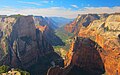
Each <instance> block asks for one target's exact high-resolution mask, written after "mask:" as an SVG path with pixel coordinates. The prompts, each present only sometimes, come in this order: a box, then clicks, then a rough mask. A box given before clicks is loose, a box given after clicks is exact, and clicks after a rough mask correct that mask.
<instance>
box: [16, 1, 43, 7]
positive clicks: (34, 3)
mask: <svg viewBox="0 0 120 75" xmlns="http://www.w3.org/2000/svg"><path fill="white" fill-rule="evenodd" d="M17 2H19V3H24V4H32V5H37V6H41V5H42V4H39V3H36V2H25V1H17Z"/></svg>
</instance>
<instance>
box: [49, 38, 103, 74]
mask: <svg viewBox="0 0 120 75" xmlns="http://www.w3.org/2000/svg"><path fill="white" fill-rule="evenodd" d="M101 51H104V49H102V48H100V47H99V46H98V45H97V44H96V43H95V42H94V41H92V40H90V39H89V38H80V37H76V38H75V41H74V42H73V43H72V45H71V49H70V50H69V52H68V53H67V56H66V59H65V68H59V67H55V68H50V69H49V71H48V75H59V74H61V75H101V74H104V73H105V68H104V61H103V60H102V58H101V56H100V52H101Z"/></svg>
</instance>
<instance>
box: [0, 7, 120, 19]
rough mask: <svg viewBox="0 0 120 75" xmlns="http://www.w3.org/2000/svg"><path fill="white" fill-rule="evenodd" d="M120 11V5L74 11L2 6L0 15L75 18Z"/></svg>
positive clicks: (55, 8)
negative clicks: (81, 15) (89, 14)
mask: <svg viewBox="0 0 120 75" xmlns="http://www.w3.org/2000/svg"><path fill="white" fill-rule="evenodd" d="M114 12H120V7H112V8H109V7H85V8H83V9H79V10H76V11H73V10H72V9H66V8H64V7H50V8H23V9H16V8H10V7H9V8H7V7H6V8H2V9H0V15H6V14H7V15H11V14H23V15H38V16H49V17H50V16H58V17H66V18H75V17H77V15H78V14H87V13H98V14H101V13H114Z"/></svg>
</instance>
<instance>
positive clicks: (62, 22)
mask: <svg viewBox="0 0 120 75" xmlns="http://www.w3.org/2000/svg"><path fill="white" fill-rule="evenodd" d="M49 18H51V19H52V20H53V21H54V22H56V23H57V26H58V27H62V26H64V25H66V24H68V23H70V22H71V21H73V19H68V18H64V17H49Z"/></svg>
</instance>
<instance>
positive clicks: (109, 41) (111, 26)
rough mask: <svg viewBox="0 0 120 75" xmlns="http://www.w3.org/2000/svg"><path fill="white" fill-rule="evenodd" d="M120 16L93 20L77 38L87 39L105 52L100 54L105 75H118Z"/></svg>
mask: <svg viewBox="0 0 120 75" xmlns="http://www.w3.org/2000/svg"><path fill="white" fill-rule="evenodd" d="M119 20H120V14H111V15H110V16H108V17H107V18H106V20H95V21H93V23H91V24H90V25H89V26H88V27H87V28H86V29H82V30H80V32H79V36H82V37H89V38H91V39H92V40H94V41H95V42H97V43H98V44H99V45H100V46H101V47H102V48H103V49H104V50H105V51H102V52H101V53H100V55H101V57H102V60H103V61H104V66H105V71H106V74H107V75H116V74H118V75H119V74H120V66H119V62H120V56H119V53H120V40H119V34H120V21H119Z"/></svg>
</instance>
